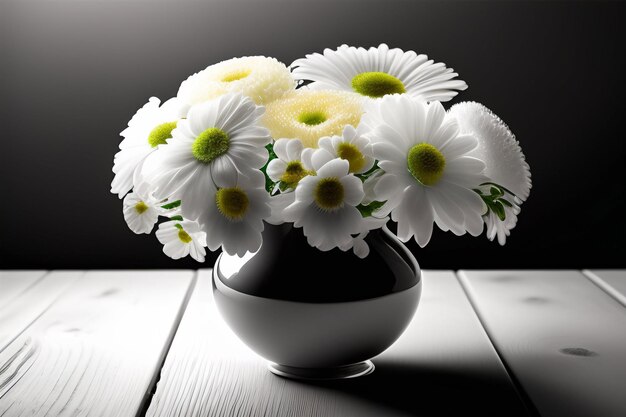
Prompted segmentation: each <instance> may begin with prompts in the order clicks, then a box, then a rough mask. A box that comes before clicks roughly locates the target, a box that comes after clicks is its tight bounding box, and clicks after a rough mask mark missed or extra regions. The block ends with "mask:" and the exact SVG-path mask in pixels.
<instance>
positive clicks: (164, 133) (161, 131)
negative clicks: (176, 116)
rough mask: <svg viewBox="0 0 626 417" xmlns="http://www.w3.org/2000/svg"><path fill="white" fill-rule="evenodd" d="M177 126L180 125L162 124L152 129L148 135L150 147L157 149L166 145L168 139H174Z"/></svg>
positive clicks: (174, 123)
mask: <svg viewBox="0 0 626 417" xmlns="http://www.w3.org/2000/svg"><path fill="white" fill-rule="evenodd" d="M176 124H178V121H175V122H167V123H161V124H160V125H158V126H157V127H155V128H154V129H152V131H151V132H150V134H149V135H148V143H149V144H150V146H152V147H153V148H156V147H157V146H159V145H164V144H166V143H167V142H166V141H167V139H169V138H171V137H172V130H174V129H176Z"/></svg>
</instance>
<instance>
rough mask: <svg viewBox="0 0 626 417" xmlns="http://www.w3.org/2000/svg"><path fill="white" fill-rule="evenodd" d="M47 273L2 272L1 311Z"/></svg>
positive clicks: (0, 281) (0, 273)
mask: <svg viewBox="0 0 626 417" xmlns="http://www.w3.org/2000/svg"><path fill="white" fill-rule="evenodd" d="M45 274H46V271H43V270H41V271H0V309H2V308H3V307H4V306H5V305H6V304H7V303H9V302H10V301H11V300H13V299H14V298H15V297H17V296H18V295H20V294H21V293H22V292H24V291H27V290H28V288H29V287H30V286H32V285H34V284H35V283H37V281H38V280H40V279H41V278H42V277H43V276H44V275H45Z"/></svg>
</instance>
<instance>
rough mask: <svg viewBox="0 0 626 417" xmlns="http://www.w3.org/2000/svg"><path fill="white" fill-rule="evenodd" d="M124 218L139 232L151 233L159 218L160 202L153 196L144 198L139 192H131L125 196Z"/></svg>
mask: <svg viewBox="0 0 626 417" xmlns="http://www.w3.org/2000/svg"><path fill="white" fill-rule="evenodd" d="M123 207H124V208H123V211H124V220H126V224H127V225H128V227H129V228H130V230H132V231H133V232H135V233H137V234H141V233H150V232H152V228H153V227H154V225H155V223H156V222H157V220H158V219H159V213H160V211H161V210H160V208H159V203H158V202H157V201H156V200H154V199H153V198H143V197H141V196H140V195H138V194H137V193H129V194H126V197H124V206H123Z"/></svg>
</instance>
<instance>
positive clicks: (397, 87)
mask: <svg viewBox="0 0 626 417" xmlns="http://www.w3.org/2000/svg"><path fill="white" fill-rule="evenodd" d="M352 88H353V89H354V91H356V92H357V93H359V94H361V95H364V96H368V97H382V96H385V95H387V94H402V93H405V92H406V90H405V89H404V84H402V81H400V80H399V79H397V78H396V77H394V76H393V75H389V74H387V73H386V72H376V71H375V72H362V73H360V74H357V75H355V76H354V78H352Z"/></svg>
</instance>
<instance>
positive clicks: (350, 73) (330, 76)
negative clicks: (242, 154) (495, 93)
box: [291, 43, 467, 101]
mask: <svg viewBox="0 0 626 417" xmlns="http://www.w3.org/2000/svg"><path fill="white" fill-rule="evenodd" d="M291 67H292V68H293V67H296V68H295V69H294V70H293V75H294V77H295V78H296V79H298V80H311V81H313V83H311V84H309V88H313V89H335V90H344V91H356V92H357V93H359V94H362V95H364V96H368V97H373V98H378V97H383V96H385V95H387V94H401V93H407V94H409V95H410V96H412V97H420V98H421V99H422V100H426V101H435V100H438V101H448V100H450V99H451V98H452V97H454V96H456V95H457V94H458V91H462V90H465V89H466V88H467V84H466V83H465V82H464V81H461V80H455V79H454V78H456V76H457V75H458V74H457V73H455V72H454V71H453V69H452V68H446V66H445V64H443V63H440V62H438V63H434V61H433V60H429V59H428V57H427V56H426V55H423V54H420V55H417V54H416V53H415V52H413V51H407V52H404V51H402V50H401V49H398V48H394V49H389V47H388V46H387V45H385V44H384V43H383V44H381V45H380V46H379V47H378V48H374V47H372V48H370V49H368V50H366V49H364V48H355V47H353V46H348V45H341V46H340V47H339V48H338V49H337V50H331V49H325V50H324V54H323V55H321V54H318V53H314V54H310V55H307V56H306V58H302V59H297V60H296V61H294V62H293V64H291Z"/></svg>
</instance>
